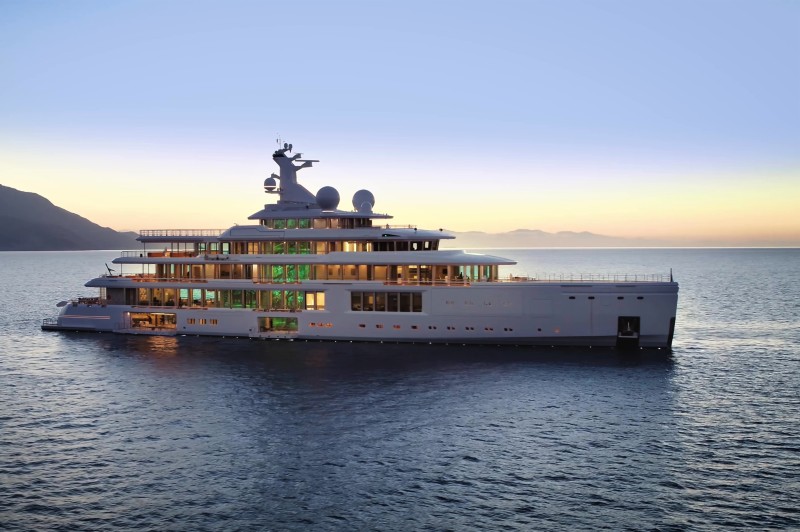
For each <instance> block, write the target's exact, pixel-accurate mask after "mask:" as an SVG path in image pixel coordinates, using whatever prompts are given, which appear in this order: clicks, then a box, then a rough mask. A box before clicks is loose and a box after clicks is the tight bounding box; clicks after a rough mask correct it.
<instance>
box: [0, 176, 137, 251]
mask: <svg viewBox="0 0 800 532" xmlns="http://www.w3.org/2000/svg"><path fill="white" fill-rule="evenodd" d="M137 236H138V235H137V234H136V233H132V232H125V233H121V232H118V231H114V230H113V229H110V228H108V227H101V226H99V225H97V224H95V223H93V222H91V221H89V220H87V219H86V218H83V217H82V216H78V215H77V214H75V213H72V212H69V211H68V210H66V209H62V208H61V207H57V206H56V205H53V204H52V203H51V202H50V201H49V200H47V199H46V198H44V197H42V196H40V195H39V194H34V193H33V192H23V191H21V190H17V189H14V188H11V187H6V186H3V185H0V251H67V250H88V249H135V248H137V247H139V246H141V244H139V243H138V242H137V241H136V237H137Z"/></svg>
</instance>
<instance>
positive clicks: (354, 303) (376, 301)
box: [350, 292, 422, 312]
mask: <svg viewBox="0 0 800 532" xmlns="http://www.w3.org/2000/svg"><path fill="white" fill-rule="evenodd" d="M350 309H351V310H354V311H364V312H422V292H351V293H350Z"/></svg>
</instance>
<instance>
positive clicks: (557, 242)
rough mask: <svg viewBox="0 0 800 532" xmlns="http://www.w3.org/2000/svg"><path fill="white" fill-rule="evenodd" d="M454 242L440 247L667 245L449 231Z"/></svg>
mask: <svg viewBox="0 0 800 532" xmlns="http://www.w3.org/2000/svg"><path fill="white" fill-rule="evenodd" d="M450 233H452V234H453V235H454V236H455V237H456V240H443V241H442V244H441V245H442V247H451V246H452V247H455V248H532V247H576V248H577V247H636V246H642V247H645V246H664V245H670V244H671V243H666V242H664V241H659V240H652V239H644V238H623V237H617V236H606V235H598V234H595V233H589V232H587V231H582V232H580V233H576V232H573V231H559V232H557V233H547V232H545V231H540V230H538V229H516V230H514V231H508V232H506V233H484V232H482V231H466V232H463V233H459V232H457V231H450Z"/></svg>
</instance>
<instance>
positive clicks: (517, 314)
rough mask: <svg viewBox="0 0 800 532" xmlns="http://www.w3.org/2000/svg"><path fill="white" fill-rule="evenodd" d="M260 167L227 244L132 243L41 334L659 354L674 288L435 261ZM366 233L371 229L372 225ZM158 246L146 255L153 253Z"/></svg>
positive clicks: (187, 239)
mask: <svg viewBox="0 0 800 532" xmlns="http://www.w3.org/2000/svg"><path fill="white" fill-rule="evenodd" d="M291 151H292V146H291V145H287V144H284V146H283V148H280V149H278V150H277V151H275V153H274V154H273V160H274V161H275V162H276V163H277V164H278V166H279V167H280V175H275V174H272V175H271V176H270V177H269V178H267V179H266V181H265V182H264V190H265V192H267V193H268V194H275V195H277V196H278V201H277V203H273V204H268V205H265V207H264V209H262V210H260V211H258V212H256V213H255V214H253V215H251V216H250V219H251V220H255V221H257V223H254V224H252V225H236V226H233V227H231V228H229V229H227V230H209V229H159V230H143V231H141V232H140V236H139V238H138V240H139V241H141V242H142V244H143V249H142V250H139V251H125V252H122V254H121V256H120V257H118V258H116V259H115V260H114V261H113V262H114V263H115V264H117V265H120V272H119V273H118V274H116V275H115V274H114V270H112V269H109V272H108V274H107V275H102V276H100V277H98V278H96V279H92V280H90V281H89V282H88V283H86V286H89V287H97V288H99V290H100V294H99V297H97V298H82V299H79V300H75V301H71V302H67V303H66V304H62V307H63V308H62V309H61V313H60V314H59V315H58V317H57V318H53V319H46V320H44V322H43V324H42V328H43V329H47V330H86V331H108V332H116V333H128V334H157V335H174V334H191V335H211V336H245V337H251V338H290V339H309V340H365V341H396V342H434V343H465V344H466V343H473V344H481V343H485V344H533V345H592V346H620V347H668V346H670V345H671V343H672V336H673V331H674V327H675V312H676V307H677V299H678V285H677V283H675V282H674V281H673V280H672V278H671V274H669V275H622V276H619V275H617V276H590V277H589V278H587V277H586V276H582V278H580V279H573V278H563V277H559V278H557V279H531V278H527V277H525V278H523V277H504V276H502V275H501V271H500V270H501V267H502V266H506V265H512V264H515V262H514V261H512V260H508V259H504V258H501V257H495V256H491V255H482V254H475V253H466V252H464V251H458V250H441V249H439V243H440V241H441V240H442V239H452V238H453V236H452V235H449V234H447V233H446V232H444V231H442V230H441V229H439V230H423V229H418V228H416V227H414V226H394V225H386V224H384V223H383V221H384V220H387V219H390V218H391V216H389V215H387V214H378V213H375V212H373V206H374V205H375V198H374V196H373V195H372V193H371V192H369V191H367V190H359V191H358V192H356V193H355V195H354V196H353V202H352V203H353V210H340V209H339V208H338V206H339V193H338V191H337V190H336V189H334V188H332V187H328V186H326V187H323V188H321V189H320V190H319V191H318V192H317V193H316V194H312V193H311V192H309V191H308V190H307V189H306V188H305V187H303V186H302V185H301V184H299V183H298V182H297V172H298V171H299V170H301V169H303V168H308V167H311V166H312V164H313V163H314V162H317V161H312V160H304V159H302V158H301V154H299V153H297V154H295V155H293V156H290V155H289V154H290V153H291ZM376 222H377V223H376ZM156 245H157V246H158V247H157V248H156V249H159V250H160V251H153V250H152V249H153V246H156ZM162 248H163V250H161V249H162Z"/></svg>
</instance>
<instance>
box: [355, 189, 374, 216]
mask: <svg viewBox="0 0 800 532" xmlns="http://www.w3.org/2000/svg"><path fill="white" fill-rule="evenodd" d="M374 205H375V196H373V195H372V192H370V191H369V190H364V189H361V190H359V191H358V192H356V193H355V194H353V208H354V209H355V210H357V211H358V212H372V207H373V206H374Z"/></svg>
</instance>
